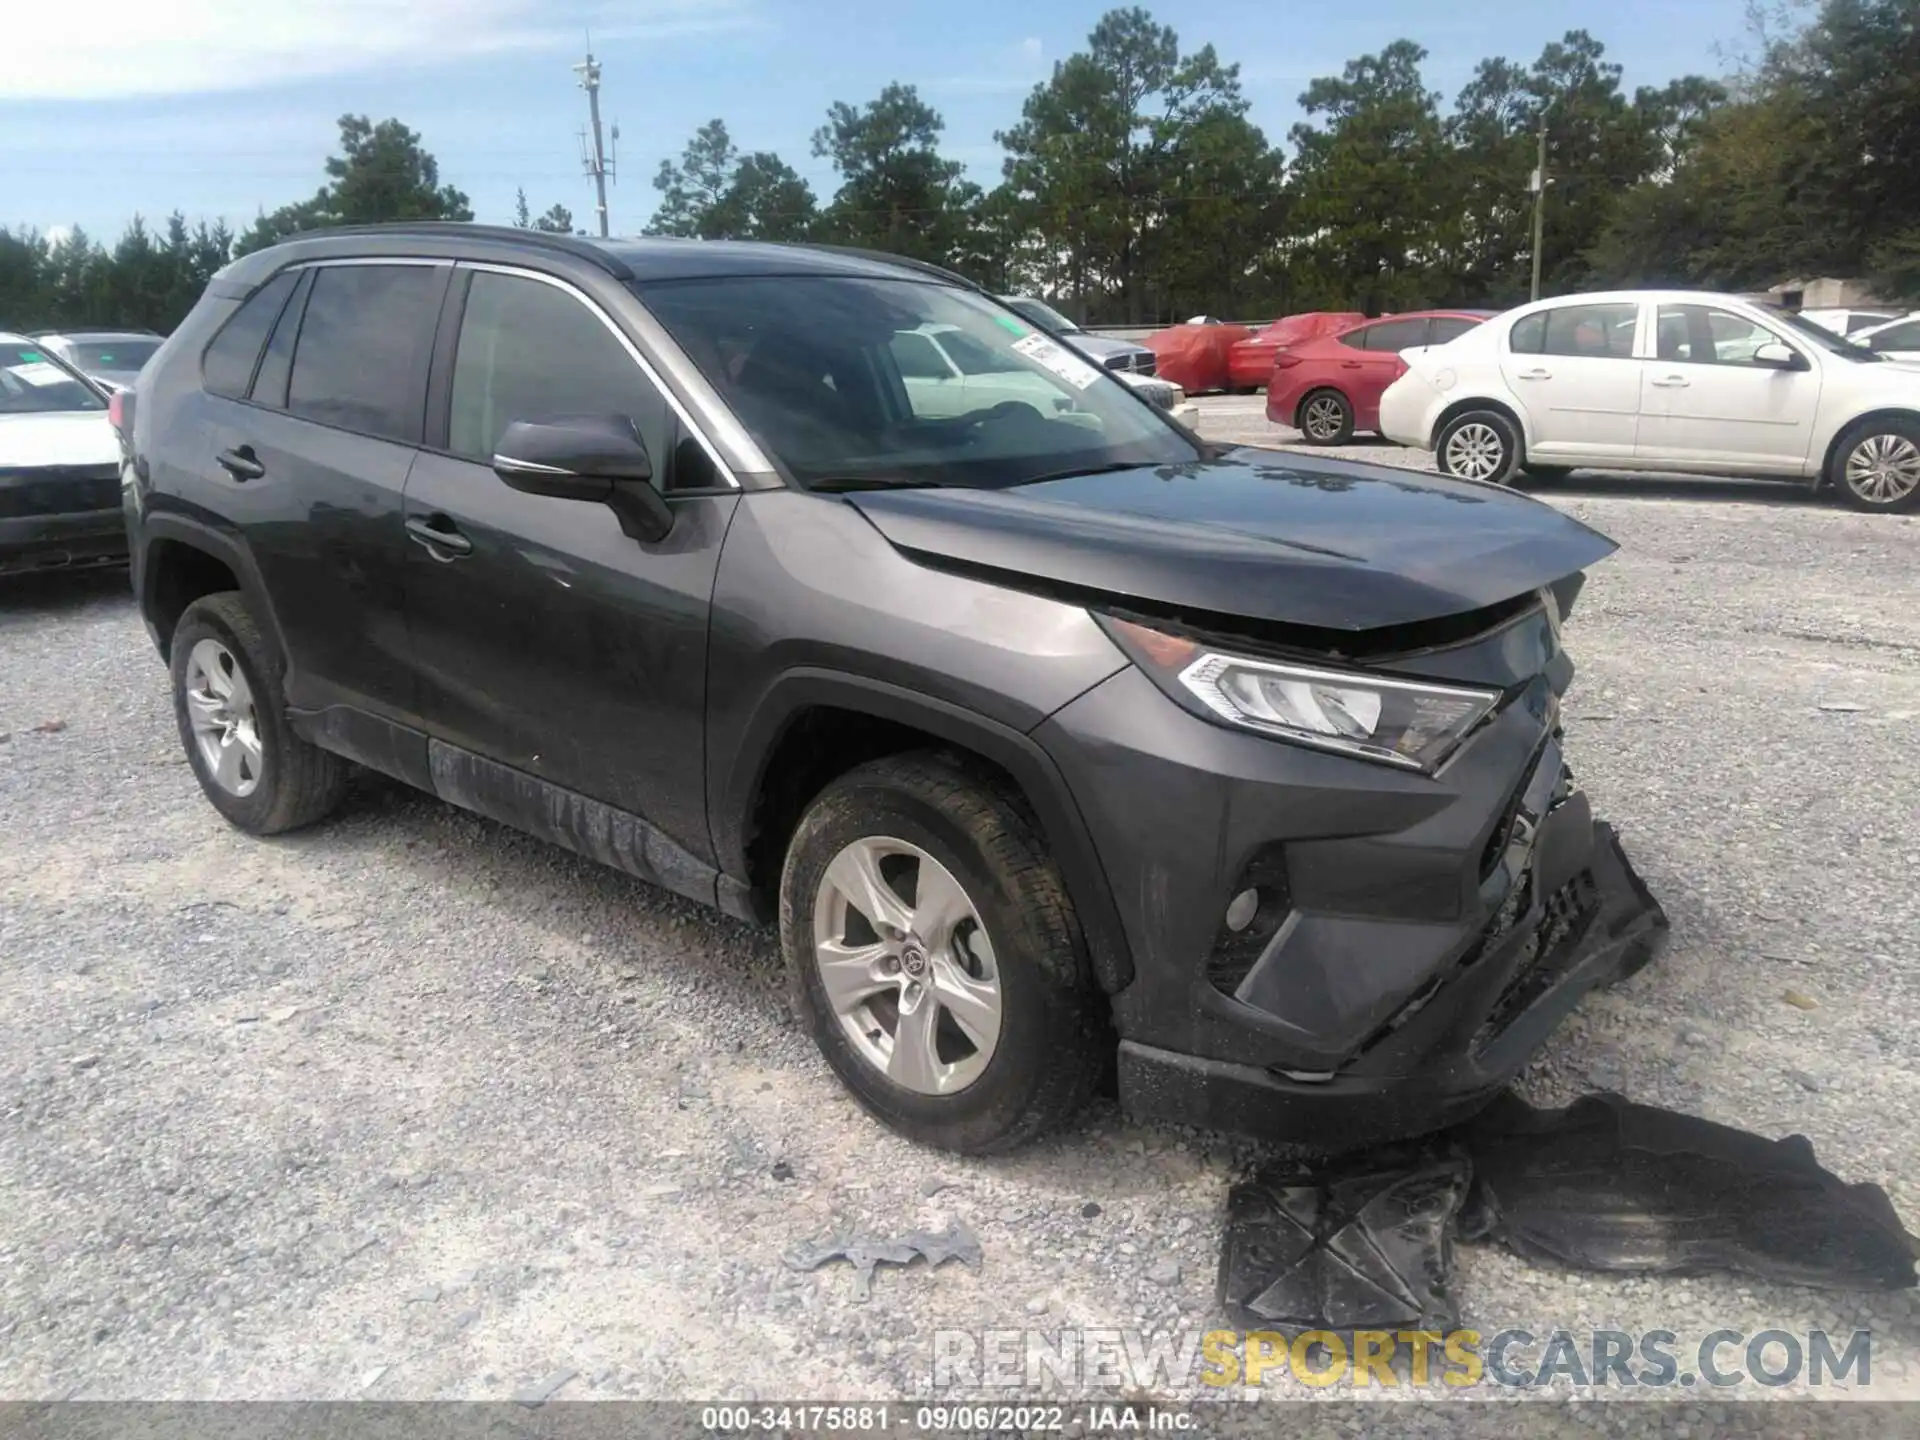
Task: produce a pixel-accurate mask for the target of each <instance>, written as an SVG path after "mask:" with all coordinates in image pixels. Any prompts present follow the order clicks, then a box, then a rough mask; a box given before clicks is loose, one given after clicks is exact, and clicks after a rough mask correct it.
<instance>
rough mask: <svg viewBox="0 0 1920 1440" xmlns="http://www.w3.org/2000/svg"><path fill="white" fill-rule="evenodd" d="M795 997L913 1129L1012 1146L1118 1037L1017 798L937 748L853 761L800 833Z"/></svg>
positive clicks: (784, 919)
mask: <svg viewBox="0 0 1920 1440" xmlns="http://www.w3.org/2000/svg"><path fill="white" fill-rule="evenodd" d="M780 939H781V947H782V949H783V951H784V952H785V956H786V962H787V970H788V977H789V982H790V985H791V987H792V990H793V996H794V1009H795V1013H796V1014H797V1015H798V1016H799V1017H800V1019H801V1021H802V1023H803V1024H804V1025H806V1027H807V1028H808V1029H809V1030H810V1031H811V1032H812V1034H813V1038H814V1042H815V1043H816V1044H817V1045H818V1046H819V1047H820V1051H821V1054H823V1055H824V1056H825V1057H826V1060H827V1063H828V1064H830V1065H831V1066H832V1067H833V1069H834V1071H835V1072H836V1073H837V1074H838V1075H839V1076H840V1079H841V1080H842V1081H843V1082H844V1083H845V1084H846V1086H847V1088H848V1089H849V1090H851V1091H852V1092H853V1094H854V1096H855V1098H857V1099H858V1100H859V1101H860V1103H861V1104H862V1105H863V1106H865V1107H866V1108H867V1109H868V1110H869V1111H871V1112H872V1113H873V1114H874V1115H875V1116H877V1117H878V1118H879V1119H881V1120H883V1121H885V1122H886V1123H887V1124H888V1125H890V1126H892V1127H893V1128H894V1129H895V1130H898V1131H899V1132H900V1133H901V1134H903V1135H905V1136H907V1137H908V1138H910V1139H913V1140H917V1141H920V1142H921V1143H923V1144H928V1145H937V1146H940V1147H941V1148H943V1149H948V1150H958V1151H962V1152H968V1153H982V1152H989V1151H998V1150H1008V1149H1012V1148H1013V1147H1015V1146H1017V1145H1020V1144H1021V1143H1023V1142H1024V1141H1026V1140H1028V1139H1031V1138H1032V1137H1033V1136H1035V1135H1038V1134H1039V1133H1041V1132H1042V1131H1044V1130H1046V1129H1048V1128H1050V1127H1052V1126H1054V1125H1057V1124H1059V1123H1060V1122H1061V1121H1063V1120H1065V1119H1066V1118H1067V1117H1069V1116H1070V1115H1072V1114H1073V1113H1074V1112H1075V1111H1076V1110H1078V1109H1079V1108H1080V1107H1081V1106H1082V1105H1083V1104H1085V1102H1086V1100H1087V1099H1088V1097H1089V1096H1090V1095H1091V1094H1092V1093H1093V1089H1094V1086H1095V1084H1096V1082H1097V1081H1098V1078H1099V1076H1100V1073H1101V1070H1102V1067H1103V1065H1104V1063H1105V1061H1106V1059H1107V1058H1108V1056H1109V1053H1110V1052H1111V1049H1112V1041H1111V1038H1110V1036H1109V1035H1108V1034H1107V1032H1106V1026H1105V1024H1104V1022H1103V1020H1102V1018H1101V1005H1100V1000H1099V997H1098V996H1097V994H1096V993H1095V992H1094V991H1093V989H1092V987H1091V986H1090V985H1089V983H1088V980H1087V973H1086V965H1085V961H1084V958H1083V957H1084V950H1085V947H1084V944H1083V942H1082V940H1081V937H1080V933H1079V926H1078V923H1077V922H1076V920H1075V919H1074V914H1073V907H1072V905H1071V903H1070V902H1069V901H1068V899H1067V895H1066V891H1065V888H1064V887H1063V885H1062V884H1061V881H1060V876H1059V873H1058V871H1057V870H1056V869H1055V867H1054V864H1053V861H1052V859H1051V858H1050V857H1049V856H1048V854H1047V852H1046V848H1045V845H1044V842H1043V841H1042V839H1041V837H1040V835H1039V833H1038V830H1037V828H1036V827H1035V825H1034V823H1033V822H1032V820H1031V819H1030V818H1029V817H1028V816H1027V815H1026V813H1025V811H1024V808H1023V807H1022V806H1021V805H1020V804H1019V802H1018V800H1017V798H1016V797H1013V796H1011V795H1008V794H1005V793H1003V792H1002V791H1001V790H999V789H998V788H997V787H996V786H994V785H993V784H991V783H989V782H987V781H984V780H982V779H981V778H980V777H978V776H975V775H973V774H971V773H969V772H968V771H967V770H966V769H964V768H962V766H961V765H960V764H958V763H957V762H955V761H952V760H949V759H946V758H944V757H941V756H936V755H906V756H896V757H893V758H890V759H886V760H879V761H874V762H872V763H870V764H867V765H862V766H860V767H858V768H856V769H854V770H851V771H849V772H848V773H847V774H846V775H844V776H842V777H841V778H840V779H839V780H837V781H835V782H834V783H833V784H832V785H830V786H828V787H827V789H826V790H825V791H824V792H822V793H821V795H820V797H819V798H818V799H817V800H815V801H814V803H813V805H812V806H811V807H810V808H809V809H808V811H807V813H806V815H805V817H804V818H803V819H802V820H801V822H800V825H799V827H798V829H797V830H796V831H795V832H794V836H793V839H792V842H791V843H790V845H789V847H788V850H787V861H786V867H785V870H784V873H783V874H782V876H781V882H780Z"/></svg>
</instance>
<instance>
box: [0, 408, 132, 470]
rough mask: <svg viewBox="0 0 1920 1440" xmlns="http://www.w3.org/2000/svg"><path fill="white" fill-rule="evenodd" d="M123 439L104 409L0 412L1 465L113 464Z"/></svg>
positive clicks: (8, 467)
mask: <svg viewBox="0 0 1920 1440" xmlns="http://www.w3.org/2000/svg"><path fill="white" fill-rule="evenodd" d="M119 459H120V442H119V440H118V438H116V437H115V435H114V433H113V427H112V426H111V425H109V424H108V423H107V412H106V411H104V410H49V411H41V412H37V413H30V414H26V415H0V469H6V470H10V469H15V468H24V467H27V466H32V465H113V464H117V463H118V462H119Z"/></svg>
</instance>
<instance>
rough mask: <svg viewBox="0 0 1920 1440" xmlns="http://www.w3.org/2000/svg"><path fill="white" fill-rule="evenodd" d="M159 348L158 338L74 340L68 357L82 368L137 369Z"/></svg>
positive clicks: (69, 347)
mask: <svg viewBox="0 0 1920 1440" xmlns="http://www.w3.org/2000/svg"><path fill="white" fill-rule="evenodd" d="M159 348H160V342H159V341H158V340H140V339H135V340H75V341H72V342H71V343H70V344H69V345H68V347H67V349H68V351H69V352H70V353H69V355H68V358H69V359H70V360H72V361H73V363H74V364H75V365H78V366H79V367H80V368H81V369H82V370H138V369H139V368H140V367H141V366H142V365H145V364H146V363H147V361H149V360H151V359H152V358H153V352H154V351H156V350H158V349H159Z"/></svg>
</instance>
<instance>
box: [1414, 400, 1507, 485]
mask: <svg viewBox="0 0 1920 1440" xmlns="http://www.w3.org/2000/svg"><path fill="white" fill-rule="evenodd" d="M1433 449H1434V457H1435V459H1437V460H1438V461H1439V463H1440V470H1441V473H1442V474H1446V475H1454V476H1457V477H1459V478H1460V479H1462V480H1484V481H1486V482H1487V483H1488V484H1492V485H1510V484H1512V483H1513V477H1514V472H1516V471H1517V470H1518V469H1519V468H1520V464H1521V453H1520V430H1519V427H1518V426H1516V425H1515V424H1514V423H1513V421H1512V420H1510V419H1509V418H1508V417H1507V416H1505V415H1503V414H1501V413H1500V412H1499V411H1498V410H1469V411H1467V412H1466V413H1465V414H1464V415H1456V416H1454V417H1453V419H1451V420H1449V421H1448V422H1447V423H1446V424H1445V425H1444V426H1443V427H1442V428H1441V431H1440V438H1439V440H1438V442H1437V443H1436V444H1435V445H1434V447H1433Z"/></svg>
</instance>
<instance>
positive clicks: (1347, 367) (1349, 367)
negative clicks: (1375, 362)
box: [1340, 360, 1360, 370]
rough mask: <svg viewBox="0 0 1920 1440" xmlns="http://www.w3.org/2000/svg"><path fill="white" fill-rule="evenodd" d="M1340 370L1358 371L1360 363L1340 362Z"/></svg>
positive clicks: (1355, 361) (1351, 361) (1354, 361)
mask: <svg viewBox="0 0 1920 1440" xmlns="http://www.w3.org/2000/svg"><path fill="white" fill-rule="evenodd" d="M1340 368H1341V369H1342V370H1358V369H1359V368H1360V362H1359V361H1358V360H1342V361H1341V362H1340Z"/></svg>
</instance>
